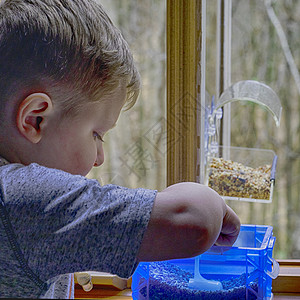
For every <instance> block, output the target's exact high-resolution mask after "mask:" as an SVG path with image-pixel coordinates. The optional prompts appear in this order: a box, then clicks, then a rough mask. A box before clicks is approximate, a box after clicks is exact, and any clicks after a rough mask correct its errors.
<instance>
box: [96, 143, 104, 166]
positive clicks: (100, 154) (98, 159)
mask: <svg viewBox="0 0 300 300" xmlns="http://www.w3.org/2000/svg"><path fill="white" fill-rule="evenodd" d="M103 163H104V151H103V147H102V144H101V145H99V147H97V157H96V161H95V163H94V167H99V166H101V165H102V164H103Z"/></svg>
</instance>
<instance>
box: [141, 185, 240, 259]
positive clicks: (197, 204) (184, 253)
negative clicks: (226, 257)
mask: <svg viewBox="0 0 300 300" xmlns="http://www.w3.org/2000/svg"><path fill="white" fill-rule="evenodd" d="M239 229H240V220H239V218H238V216H237V215H236V214H235V213H234V212H233V210H232V209H231V208H229V207H228V206H227V205H226V204H225V202H224V200H223V199H222V198H221V197H220V196H219V195H218V194H217V193H216V192H215V191H213V190H212V189H210V188H208V187H206V186H204V185H201V184H197V183H191V182H189V183H188V182H187V183H178V184H174V185H172V186H170V187H168V188H166V189H165V190H163V191H162V192H159V193H158V194H157V197H156V199H155V202H154V207H153V211H152V213H151V217H150V221H149V225H148V228H147V230H146V232H145V236H144V238H143V241H142V245H141V248H140V250H139V253H138V260H139V261H153V260H166V259H175V258H184V257H191V256H195V255H198V254H201V253H203V252H205V251H206V250H208V249H209V248H210V247H211V246H212V245H213V244H215V243H216V244H218V245H226V246H229V245H232V244H233V243H234V241H235V240H236V238H237V236H238V233H239Z"/></svg>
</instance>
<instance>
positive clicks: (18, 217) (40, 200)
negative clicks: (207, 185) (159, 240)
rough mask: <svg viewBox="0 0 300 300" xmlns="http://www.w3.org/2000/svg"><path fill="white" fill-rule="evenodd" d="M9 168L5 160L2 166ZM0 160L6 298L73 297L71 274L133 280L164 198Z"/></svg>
mask: <svg viewBox="0 0 300 300" xmlns="http://www.w3.org/2000/svg"><path fill="white" fill-rule="evenodd" d="M2 161H3V160H2ZM4 164H5V163H2V166H1V161H0V166H1V167H0V204H1V205H0V245H1V246H0V297H23V298H26V297H28V298H38V297H40V298H68V297H69V296H70V294H71V298H72V297H74V289H73V288H72V284H71V282H72V281H71V279H72V278H71V274H72V273H74V272H81V271H101V272H109V273H112V274H117V275H118V276H120V277H123V278H128V277H130V276H131V275H132V273H133V272H134V270H135V268H136V266H137V261H136V256H137V253H138V250H139V248H140V244H141V241H142V238H143V235H144V233H145V230H146V228H147V225H148V222H149V218H150V213H151V210H152V207H153V202H154V199H155V196H156V191H154V190H147V189H128V188H124V187H120V186H116V185H105V186H101V185H100V184H99V182H98V181H96V180H92V179H87V178H85V177H83V176H77V175H71V174H69V173H66V172H63V171H60V170H56V169H49V168H45V167H42V166H40V165H38V164H31V165H29V166H24V165H21V164H6V165H4Z"/></svg>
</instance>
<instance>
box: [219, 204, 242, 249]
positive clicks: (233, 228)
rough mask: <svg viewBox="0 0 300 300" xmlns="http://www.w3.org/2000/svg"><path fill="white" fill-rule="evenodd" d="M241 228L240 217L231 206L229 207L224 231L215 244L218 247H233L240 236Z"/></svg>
mask: <svg viewBox="0 0 300 300" xmlns="http://www.w3.org/2000/svg"><path fill="white" fill-rule="evenodd" d="M240 226H241V223H240V219H239V217H238V216H237V215H236V213H235V212H234V211H233V210H232V209H231V208H230V207H229V206H227V212H226V214H225V216H224V219H223V225H222V229H221V232H220V235H219V237H218V239H217V241H216V243H215V244H216V245H218V246H232V245H233V244H234V242H235V241H236V239H237V237H238V235H239V232H240Z"/></svg>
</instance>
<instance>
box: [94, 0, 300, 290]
mask: <svg viewBox="0 0 300 300" xmlns="http://www.w3.org/2000/svg"><path fill="white" fill-rule="evenodd" d="M101 3H103V5H104V6H105V8H106V9H107V11H108V13H109V14H110V15H111V16H112V18H113V20H114V22H115V23H116V24H117V26H119V27H120V28H121V29H122V31H123V33H124V35H125V37H126V38H127V40H128V41H129V43H130V46H131V48H132V49H133V52H134V55H135V57H136V60H137V62H138V64H139V69H140V71H141V74H142V78H143V81H144V87H143V92H142V95H141V98H140V100H139V102H138V104H137V105H136V106H135V108H133V109H132V110H130V111H129V112H128V113H127V112H124V113H123V116H121V119H120V120H119V124H118V126H117V128H116V129H114V130H113V131H112V132H111V133H110V134H109V135H108V137H106V152H108V153H109V155H107V158H106V159H107V162H106V163H105V165H104V166H103V168H99V169H98V170H99V171H100V172H101V174H100V175H99V174H98V173H96V170H93V171H92V172H91V174H90V176H91V177H97V176H100V177H101V178H102V181H103V183H108V182H112V183H116V184H121V185H126V186H129V187H137V186H144V187H149V188H155V189H159V190H160V189H162V188H163V187H165V186H166V185H169V184H172V183H175V182H179V181H187V180H190V181H199V182H201V181H202V180H203V174H202V171H201V166H203V161H204V157H203V155H204V154H203V151H200V150H201V147H203V144H204V140H203V138H204V137H203V134H202V133H203V128H204V127H203V126H204V110H203V107H205V106H206V104H207V103H209V101H210V100H211V97H212V96H213V95H214V96H215V97H218V96H219V94H220V93H221V92H222V90H224V88H226V87H228V86H229V85H230V84H231V83H234V82H237V81H239V80H246V79H254V80H258V81H261V82H264V83H266V84H267V85H269V86H270V87H272V88H273V90H274V91H275V92H276V93H277V94H278V96H279V98H280V100H281V103H282V106H283V113H282V118H281V124H280V127H279V128H277V127H276V126H275V123H274V121H273V119H272V116H271V115H270V113H269V112H266V111H264V110H263V109H261V107H259V106H258V105H250V104H249V105H248V104H246V105H241V104H240V103H238V102H237V103H234V104H232V105H231V107H227V112H226V113H225V114H227V116H228V117H227V121H226V120H225V118H224V119H223V120H225V121H224V122H223V128H225V129H224V134H225V136H227V142H228V141H229V142H230V144H231V145H232V146H238V147H248V148H263V149H265V148H267V149H272V150H274V151H275V152H276V154H277V155H278V165H277V173H276V184H275V194H274V198H273V201H272V203H246V202H239V201H229V202H230V203H228V204H229V205H230V206H232V207H233V208H234V209H235V210H236V211H237V213H238V214H239V215H240V217H241V219H242V222H243V223H250V224H268V225H272V226H273V227H274V235H275V236H276V238H277V241H276V244H275V249H274V250H275V253H274V255H273V256H274V257H275V258H276V259H282V258H293V259H295V258H298V259H299V258H300V239H299V236H300V234H299V233H300V217H299V216H300V204H299V192H300V190H299V184H298V181H299V176H300V175H299V174H300V169H299V167H300V160H299V157H300V156H299V153H300V150H299V148H300V144H299V130H300V126H299V123H300V120H299V118H300V114H299V108H300V101H299V99H300V98H299V94H300V88H299V79H298V78H299V77H297V76H299V75H297V74H298V70H299V64H300V53H299V51H300V47H299V42H300V41H299V37H300V32H299V31H300V26H299V24H300V20H299V10H300V2H299V1H284V0H280V1H276V2H274V3H271V2H270V1H268V0H266V1H261V0H253V1H252V0H251V1H248V0H232V1H230V0H229V1H223V0H211V1H204V0H203V1H200V0H198V1H197V0H186V1H185V0H170V1H162V0H157V1H155V0H151V1H148V0H147V1H138V0H127V1H125V0H114V1H109V0H105V1H104V0H102V1H101ZM166 3H167V10H166V7H165V4H166ZM118 12H122V13H120V14H119V13H118ZM149 12H150V13H149ZM123 13H124V14H125V15H124V14H123ZM127 14H129V16H128V15H127ZM147 15H148V16H147ZM149 15H150V17H149ZM166 15H167V24H166V23H165V20H166V19H165V16H166ZM153 16H155V18H154V17H153ZM218 18H219V23H218V22H217V20H218ZM278 21H279V23H278ZM224 22H225V23H224ZM158 25H160V26H158ZM166 25H167V26H166ZM157 26H158V27H157ZM166 27H167V33H166V34H167V39H168V41H167V48H166V49H165V31H164V30H165V28H166ZM150 29H153V31H151V30H150ZM281 29H282V30H281ZM218 35H219V39H218V40H217V39H216V37H217V36H218ZM285 41H287V44H288V48H287V47H286V44H285ZM227 47H228V48H227ZM153 49H155V50H153ZM226 49H227V51H226ZM287 49H288V50H287ZM228 50H230V51H228ZM165 52H166V53H167V60H166V55H165ZM220 53H221V55H220ZM166 65H167V76H166V78H165V76H164V72H165V68H166ZM145 66H147V67H149V68H150V70H151V72H153V73H151V75H150V77H148V75H149V72H148V69H147V70H146V69H144V67H145ZM155 70H158V71H159V73H156V71H155ZM223 70H225V71H223ZM165 80H166V81H165ZM154 84H155V86H154ZM165 86H167V97H166V98H165V96H166V95H165ZM147 99H149V101H147ZM149 102H151V104H152V103H153V104H154V106H153V107H150V103H149ZM165 102H166V103H167V106H166V116H165ZM143 104H144V105H145V106H143ZM148 105H149V106H148ZM225 109H226V108H225ZM150 116H151V118H150ZM130 118H132V119H130ZM130 120H132V121H130ZM136 124H141V126H139V127H138V128H136ZM123 128H124V129H125V130H124V132H123V131H122V129H123ZM128 129H129V130H128ZM152 130H153V132H152ZM155 132H156V133H159V135H158V136H157V138H156V139H153V136H154V135H152V133H155ZM166 132H168V136H167V139H166V135H165V134H166ZM135 146H138V147H136V148H135ZM131 147H133V149H132V148H131ZM149 149H150V150H151V151H153V152H151V151H150V154H151V155H152V157H154V160H152V159H150V158H151V155H150V154H149V153H148V152H147V151H148V150H149ZM130 150H132V151H133V152H130ZM132 153H135V154H136V153H138V154H139V155H137V157H134V156H133V155H132ZM165 154H166V158H165ZM108 156H110V157H108ZM124 158H125V162H124ZM146 158H147V159H146ZM130 160H131V161H130ZM143 160H144V161H143ZM127 162H128V164H127ZM146 163H147V164H146ZM148 163H149V164H148ZM165 164H166V166H165ZM130 165H131V166H132V165H133V166H134V168H133V169H132V168H131V167H130ZM138 170H139V171H138ZM138 172H141V173H138ZM164 178H166V180H165V179H164ZM100 180H101V179H100ZM288 265H293V266H297V265H298V269H299V263H297V262H296V260H290V261H288V262H287V261H286V262H284V263H283V266H284V268H286V267H287V266H288ZM293 270H296V269H293ZM296 272H298V273H297V274H298V275H297V276H298V277H294V278H296V280H299V270H298V271H296ZM288 280H289V279H288ZM284 284H285V285H286V282H285V283H284ZM292 284H293V286H294V287H295V286H296V285H295V284H294V283H292ZM281 287H282V286H280V287H279V288H278V289H276V292H280V291H283V290H282V289H281ZM273 288H274V287H273ZM298 292H299V291H298Z"/></svg>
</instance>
